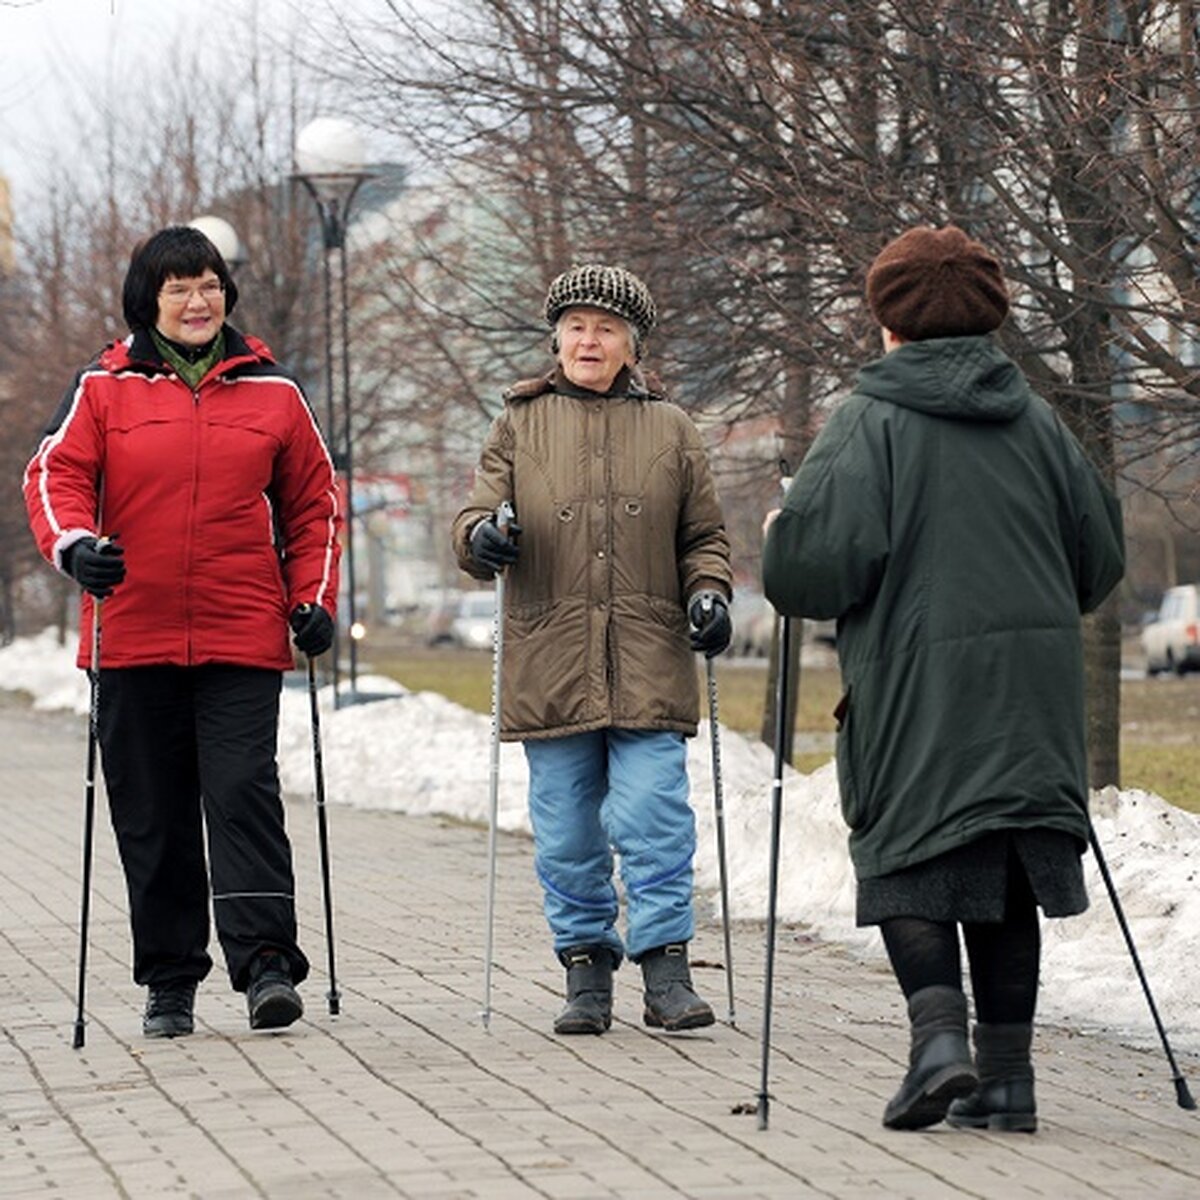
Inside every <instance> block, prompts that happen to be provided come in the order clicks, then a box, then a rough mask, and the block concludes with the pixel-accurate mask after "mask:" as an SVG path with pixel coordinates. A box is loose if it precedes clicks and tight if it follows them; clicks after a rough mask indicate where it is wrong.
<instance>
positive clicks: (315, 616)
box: [288, 604, 333, 658]
mask: <svg viewBox="0 0 1200 1200" xmlns="http://www.w3.org/2000/svg"><path fill="white" fill-rule="evenodd" d="M288 624H289V625H291V627H292V641H293V642H295V643H296V649H297V650H299V651H300V652H301V653H302V654H307V655H308V657H309V658H316V657H317V655H319V654H324V653H325V651H326V650H328V649H329V647H330V646H332V645H333V618H332V617H331V616H330V615H329V613H328V612H326V611H325V609H324V608H322V607H321V605H319V604H301V605H298V606H297V607H296V608H293V609H292V615H291V616H290V617H289V618H288Z"/></svg>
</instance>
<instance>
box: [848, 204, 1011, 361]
mask: <svg viewBox="0 0 1200 1200" xmlns="http://www.w3.org/2000/svg"><path fill="white" fill-rule="evenodd" d="M867 303H868V304H869V305H870V306H871V312H873V313H874V314H875V319H876V320H877V321H878V322H879V323H880V325H882V326H883V327H884V328H885V329H890V330H891V331H892V332H893V333H895V334H898V335H899V336H900V337H902V338H904V340H905V341H908V342H919V341H922V340H924V339H925V338H941V337H970V336H971V335H973V334H982V333H991V331H992V330H993V329H996V328H997V327H998V326H999V325H1000V323H1001V322H1002V321H1003V320H1004V318H1005V316H1006V315H1007V314H1008V290H1007V288H1006V287H1005V286H1004V274H1003V272H1002V271H1001V270H1000V264H999V263H998V262H997V261H996V259H995V257H994V256H993V255H992V254H990V253H989V252H988V251H987V250H986V249H984V247H983V246H981V245H980V244H979V243H978V242H976V241H972V240H971V238H969V237H967V235H966V234H965V233H964V232H963V231H962V230H961V229H959V228H958V226H957V225H947V226H946V227H945V228H944V229H933V228H931V227H930V226H927V225H920V226H917V227H916V228H915V229H910V230H908V232H907V233H902V234H901V235H900V236H899V237H898V238H896V239H895V240H894V241H891V242H889V243H888V244H887V245H886V246H884V248H883V249H882V250H881V251H880V252H879V256H878V257H877V258H876V259H875V261H874V262H873V263H872V264H871V269H870V270H869V271H868V272H867Z"/></svg>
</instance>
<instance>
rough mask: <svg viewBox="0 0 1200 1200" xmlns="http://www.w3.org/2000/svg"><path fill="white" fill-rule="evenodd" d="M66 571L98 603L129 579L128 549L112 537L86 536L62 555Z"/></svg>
mask: <svg viewBox="0 0 1200 1200" xmlns="http://www.w3.org/2000/svg"><path fill="white" fill-rule="evenodd" d="M62 566H63V570H64V571H66V573H67V574H68V575H70V576H71V578H72V579H74V580H75V581H76V582H77V583H78V584H79V586H80V587H82V588H83V590H84V591H85V592H91V594H92V595H93V596H95V597H96V598H97V599H98V600H103V599H104V598H105V597H106V596H111V595H112V594H113V588H115V587H116V586H117V584H119V583H121V582H123V581H124V579H125V549H124V547H122V546H118V545H117V543H116V542H115V541H113V540H112V539H111V538H106V539H105V540H104V541H101V540H100V539H99V538H94V537H85V538H80V539H79V541H77V542H75V543H73V544H72V545H70V546H68V547H67V548H66V549H65V550H64V551H63V552H62Z"/></svg>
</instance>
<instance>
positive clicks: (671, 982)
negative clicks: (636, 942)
mask: <svg viewBox="0 0 1200 1200" xmlns="http://www.w3.org/2000/svg"><path fill="white" fill-rule="evenodd" d="M641 966H642V979H643V981H644V983H645V987H646V990H645V993H644V995H643V999H644V1000H645V1005H646V1007H645V1011H644V1012H643V1013H642V1020H643V1021H645V1023H646V1024H647V1025H649V1026H650V1027H651V1028H652V1029H666V1030H668V1031H669V1032H672V1033H674V1032H676V1031H677V1030H680V1029H700V1028H702V1027H703V1026H705V1025H711V1024H712V1023H713V1021H714V1020H715V1018H714V1017H713V1010H712V1009H711V1008H710V1007H709V1006H708V1005H707V1004H706V1003H705V1002H704V1001H703V1000H701V999H700V997H699V996H697V995H696V993H695V991H694V990H693V988H692V972H691V970H690V969H689V967H688V957H687V946H686V945H685V944H684V943H683V942H674V943H672V944H671V945H669V946H656V947H655V948H654V949H653V950H647V951H646V953H645V954H644V955H642V959H641Z"/></svg>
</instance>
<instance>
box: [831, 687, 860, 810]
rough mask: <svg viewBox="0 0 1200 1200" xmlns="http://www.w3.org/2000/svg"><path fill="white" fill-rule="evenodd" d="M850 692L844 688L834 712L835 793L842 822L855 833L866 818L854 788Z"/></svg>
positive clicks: (855, 757)
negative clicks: (854, 830) (836, 783)
mask: <svg viewBox="0 0 1200 1200" xmlns="http://www.w3.org/2000/svg"><path fill="white" fill-rule="evenodd" d="M852 692H853V688H850V687H847V689H846V691H845V693H844V694H843V695H842V698H841V699H840V700H839V701H838V703H837V708H835V709H834V710H833V715H834V718H835V719H836V720H837V723H838V727H837V728H838V731H837V775H838V792H839V793H840V796H841V804H842V819H843V820H844V821H845V822H846V824H847V825H848V826H849V827H850V828H851V829H857V828H858V827H859V825H861V824H862V823H863V821H864V818H865V817H866V812H865V806H864V805H863V804H862V802H861V800H860V797H859V794H858V790H857V787H856V779H857V774H858V765H859V763H858V754H857V745H856V739H855V732H856V729H855V724H856V723H855V719H854V705H853V703H852V695H851V694H852Z"/></svg>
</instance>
